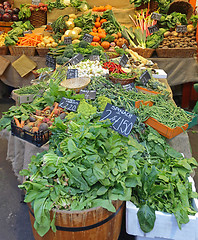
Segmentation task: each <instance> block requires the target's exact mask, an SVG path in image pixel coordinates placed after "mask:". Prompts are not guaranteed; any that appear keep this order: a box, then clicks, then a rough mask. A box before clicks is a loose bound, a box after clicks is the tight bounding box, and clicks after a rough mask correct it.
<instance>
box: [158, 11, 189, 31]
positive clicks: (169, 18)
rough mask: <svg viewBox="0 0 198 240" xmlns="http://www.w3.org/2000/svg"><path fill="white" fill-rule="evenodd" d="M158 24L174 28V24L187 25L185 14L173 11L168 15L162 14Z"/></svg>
mask: <svg viewBox="0 0 198 240" xmlns="http://www.w3.org/2000/svg"><path fill="white" fill-rule="evenodd" d="M159 24H160V25H161V26H163V27H164V28H168V29H170V28H175V27H176V25H187V18H186V14H182V13H178V12H173V13H171V14H169V15H165V14H163V15H162V17H161V19H160V21H159Z"/></svg>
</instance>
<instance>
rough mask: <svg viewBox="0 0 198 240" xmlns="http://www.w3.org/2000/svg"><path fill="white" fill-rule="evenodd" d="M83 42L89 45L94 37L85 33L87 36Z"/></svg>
mask: <svg viewBox="0 0 198 240" xmlns="http://www.w3.org/2000/svg"><path fill="white" fill-rule="evenodd" d="M82 40H84V41H86V42H88V43H91V42H92V40H93V36H92V35H90V34H88V33H85V35H84V36H83V38H82Z"/></svg>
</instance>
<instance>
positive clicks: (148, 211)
mask: <svg viewBox="0 0 198 240" xmlns="http://www.w3.org/2000/svg"><path fill="white" fill-rule="evenodd" d="M137 216H138V220H139V224H140V227H141V229H142V231H143V232H145V233H148V232H150V231H151V230H152V229H153V227H154V224H155V219H156V216H155V210H153V209H152V208H150V207H149V206H147V205H146V204H145V205H143V206H142V207H141V208H140V209H139V210H138V212H137Z"/></svg>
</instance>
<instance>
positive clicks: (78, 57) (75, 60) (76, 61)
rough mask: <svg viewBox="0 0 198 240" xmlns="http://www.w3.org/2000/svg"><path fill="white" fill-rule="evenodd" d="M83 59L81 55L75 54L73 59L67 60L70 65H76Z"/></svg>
mask: <svg viewBox="0 0 198 240" xmlns="http://www.w3.org/2000/svg"><path fill="white" fill-rule="evenodd" d="M83 59H84V57H83V55H82V54H81V53H78V54H76V55H75V56H74V57H73V58H71V59H70V60H69V62H70V63H71V65H76V64H78V63H79V62H81V61H82V60H83Z"/></svg>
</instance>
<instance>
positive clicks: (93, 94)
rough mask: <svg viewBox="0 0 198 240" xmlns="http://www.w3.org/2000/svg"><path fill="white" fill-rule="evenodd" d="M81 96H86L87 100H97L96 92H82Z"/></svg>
mask: <svg viewBox="0 0 198 240" xmlns="http://www.w3.org/2000/svg"><path fill="white" fill-rule="evenodd" d="M79 94H85V99H95V98H96V91H95V90H80V92H79Z"/></svg>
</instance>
